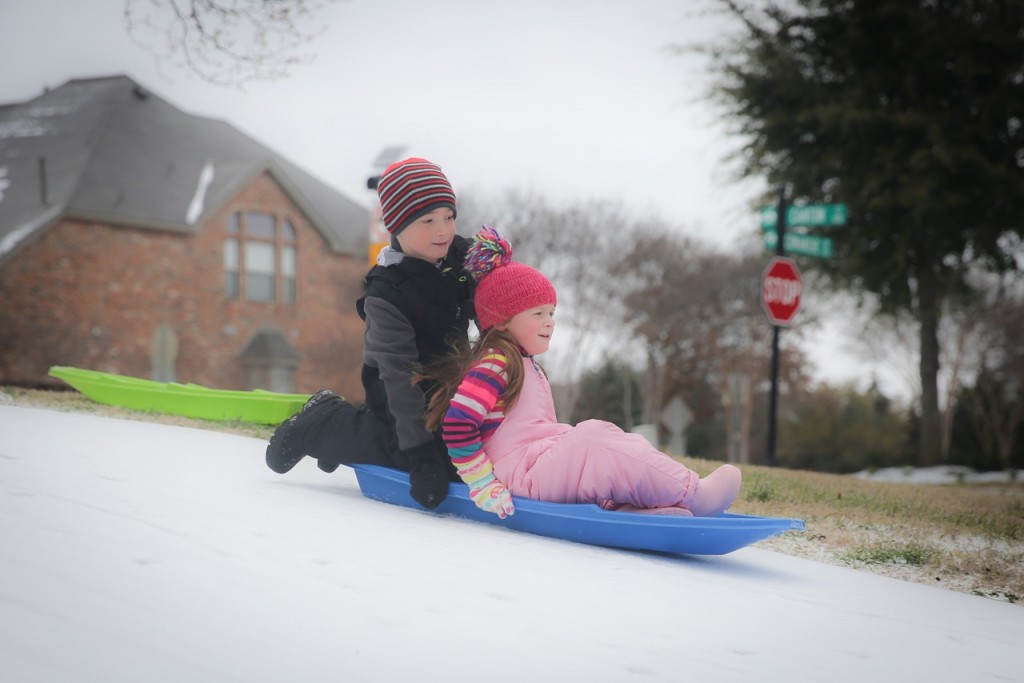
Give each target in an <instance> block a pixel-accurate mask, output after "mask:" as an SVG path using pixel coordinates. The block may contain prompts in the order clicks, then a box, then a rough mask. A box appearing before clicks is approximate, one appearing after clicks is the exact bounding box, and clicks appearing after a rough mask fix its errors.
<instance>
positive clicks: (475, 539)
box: [0, 406, 1024, 683]
mask: <svg viewBox="0 0 1024 683" xmlns="http://www.w3.org/2000/svg"><path fill="white" fill-rule="evenodd" d="M264 446H265V444H264V442H262V441H260V440H257V439H252V438H246V437H240V436H234V435H229V434H223V433H218V432H208V431H200V430H194V429H188V428H184V427H173V426H166V425H157V424H151V423H145V422H132V421H123V420H115V419H110V418H105V417H96V416H90V415H85V414H81V413H61V412H56V411H50V410H41V409H33V408H20V407H13V406H0V541H2V543H0V579H2V580H0V680H2V681H4V682H5V683H22V682H30V681H31V682H35V681H47V682H48V683H53V682H58V681H97V682H103V683H112V682H118V681H133V682H135V681H147V682H149V683H152V682H154V681H174V682H176V683H178V682H182V681H188V682H189V683H198V682H200V681H245V682H254V681H286V680H287V681H301V682H303V683H307V682H316V681H330V682H331V683H350V682H353V681H375V682H376V681H383V682H390V681H395V682H405V681H416V682H417V683H421V682H431V681H451V680H459V679H466V680H493V681H524V680H525V681H533V682H536V683H544V682H547V681H564V680H578V681H588V682H589V683H593V682H601V681H610V682H616V683H620V682H623V681H673V682H674V681H702V682H718V681H753V680H756V681H759V682H764V681H787V682H791V681H833V682H834V681H868V680H900V681H928V682H929V683H938V682H942V681H971V682H972V683H976V682H978V681H990V680H991V681H1024V655H1022V647H1021V644H1022V643H1024V612H1022V610H1021V608H1020V606H1016V605H1011V604H1007V603H1004V602H997V601H994V600H988V599H985V598H981V597H976V596H971V595H965V594H961V593H955V592H952V591H946V590H942V589H938V588H932V587H930V586H923V585H918V584H912V583H905V582H901V581H897V580H894V579H889V578H885V577H880V576H875V575H872V574H868V573H865V572H858V571H855V570H852V569H847V568H842V567H835V566H829V565H825V564H819V563H815V562H812V561H809V560H802V559H798V558H794V557H790V556H787V555H782V554H778V553H773V552H770V551H767V550H761V549H758V548H757V547H756V546H755V547H752V548H746V549H743V550H740V551H737V552H735V553H731V554H729V555H725V556H722V557H665V556H658V555H646V554H640V553H630V552H624V551H616V550H606V549H601V548H594V547H589V546H583V545H577V544H573V543H568V542H561V541H554V540H550V539H545V538H539V537H535V536H529V535H526V534H519V533H516V532H511V531H507V530H504V529H500V528H496V527H492V526H489V525H481V524H475V523H471V522H467V521H464V520H459V519H453V518H442V517H438V516H436V515H433V514H430V513H426V512H419V511H415V510H409V509H405V508H399V507H393V506H389V505H386V504H383V503H378V502H374V501H371V500H367V499H365V498H363V497H362V496H361V495H360V493H359V489H358V487H357V485H356V482H355V477H354V475H353V474H352V472H351V471H350V470H347V469H345V468H342V469H341V470H339V471H338V472H336V473H335V474H333V475H327V474H324V473H322V472H320V471H319V470H317V469H316V467H315V465H314V464H313V463H312V462H311V461H308V460H307V461H306V462H303V463H301V464H300V465H299V467H297V468H296V469H295V470H294V471H293V472H291V473H289V474H288V475H284V476H282V475H277V474H274V473H272V472H270V471H269V470H268V469H266V467H265V466H264V464H263V450H264Z"/></svg>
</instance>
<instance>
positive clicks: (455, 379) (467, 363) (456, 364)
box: [413, 327, 523, 432]
mask: <svg viewBox="0 0 1024 683" xmlns="http://www.w3.org/2000/svg"><path fill="white" fill-rule="evenodd" d="M491 351H498V352H499V353H501V354H502V355H504V356H505V357H506V358H508V365H507V366H506V367H505V376H506V379H507V384H506V386H505V391H504V393H503V394H502V396H501V398H502V400H504V402H505V410H508V409H509V408H511V407H512V406H513V405H514V404H515V402H516V399H518V398H519V392H520V391H522V389H523V355H522V351H520V349H519V344H517V343H516V340H515V339H513V338H512V335H510V334H509V333H508V332H506V331H504V330H499V329H497V328H494V327H491V328H489V329H488V330H487V331H485V332H484V333H483V334H482V335H481V336H480V339H479V340H477V342H476V343H475V344H473V345H472V346H470V345H469V344H463V345H461V346H459V347H456V348H455V350H454V352H453V353H451V354H450V355H448V356H447V357H445V358H444V359H442V360H440V361H438V362H436V363H434V364H433V365H430V366H428V367H426V368H423V369H422V370H421V371H417V372H414V373H413V383H414V384H418V383H420V382H424V381H429V382H435V383H436V387H437V388H436V390H435V391H434V393H433V395H432V396H431V397H430V402H429V403H427V415H426V427H427V429H429V430H430V431H432V432H433V431H437V430H438V429H440V428H441V423H442V422H443V421H444V416H445V413H447V412H448V406H449V404H450V403H451V400H452V397H453V396H454V395H455V392H456V391H458V389H459V385H460V384H462V380H463V379H464V378H465V377H466V374H467V373H468V372H469V371H470V369H471V368H472V367H473V366H474V365H476V364H477V363H479V362H480V360H481V359H483V357H484V356H486V355H487V354H488V353H490V352H491Z"/></svg>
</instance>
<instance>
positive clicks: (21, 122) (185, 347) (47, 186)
mask: <svg viewBox="0 0 1024 683" xmlns="http://www.w3.org/2000/svg"><path fill="white" fill-rule="evenodd" d="M368 223H369V215H368V212H367V211H366V210H365V209H363V208H362V207H360V206H358V205H357V204H355V203H354V202H352V201H351V200H349V199H348V198H346V197H345V196H343V195H342V194H340V193H339V192H337V191H335V190H333V189H332V188H330V187H328V186H327V185H326V184H324V183H323V182H322V181H320V180H318V179H316V178H314V177H313V176H311V175H310V174H309V173H307V172H305V171H303V170H302V169H300V168H299V167H297V166H295V165H294V164H292V163H291V162H290V161H288V160H287V159H286V158H285V157H283V156H281V155H280V154H278V153H276V152H274V151H272V150H270V149H268V148H266V147H264V146H263V145H261V144H259V143H258V142H256V141H255V140H253V139H251V138H249V137H247V136H245V135H244V134H242V133H241V132H239V131H238V130H236V129H234V128H232V127H231V126H230V125H228V124H226V123H224V122H222V121H218V120H214V119H208V118H203V117H198V116H193V115H190V114H187V113H185V112H182V111H181V110H179V109H177V108H175V107H174V106H172V105H171V104H169V103H168V102H166V101H164V100H162V99H160V98H159V97H157V96H156V95H154V94H152V93H150V92H148V91H147V90H146V89H144V88H143V87H141V86H140V85H139V84H137V83H135V82H134V81H133V80H131V79H130V78H127V77H125V76H114V77H108V78H94V79H81V80H71V81H68V82H67V83H65V84H64V85H62V86H60V87H58V88H55V89H53V90H49V91H46V92H44V93H43V94H42V95H40V96H39V97H36V98H34V99H32V100H29V101H27V102H23V103H16V104H8V105H3V106H0V385H2V384H17V385H28V386H62V383H61V382H60V381H58V380H55V379H53V378H50V377H49V376H48V374H47V373H48V371H49V368H50V366H52V365H72V366H77V367H83V368H89V369H95V370H103V371H107V372H116V373H120V374H126V375H133V376H138V377H149V378H154V379H160V380H174V381H179V382H195V383H197V384H204V385H207V386H213V387H217V388H224V389H251V388H266V389H271V390H276V391H296V392H304V393H308V392H312V391H315V390H316V389H319V388H322V387H331V388H334V389H335V390H336V391H339V392H341V393H343V394H346V395H350V396H354V397H355V398H357V399H358V400H361V399H362V389H361V387H360V384H359V369H360V366H361V352H362V330H363V326H362V322H361V321H360V320H359V318H358V316H357V315H356V313H355V306H354V302H355V299H356V298H357V297H358V296H359V293H360V291H361V286H362V277H363V275H364V274H365V271H366V258H367V257H366V254H367V241H368V237H367V233H368V228H367V226H368Z"/></svg>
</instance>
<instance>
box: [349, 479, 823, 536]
mask: <svg viewBox="0 0 1024 683" xmlns="http://www.w3.org/2000/svg"><path fill="white" fill-rule="evenodd" d="M353 469H354V470H355V472H356V479H357V480H358V482H359V488H360V489H361V490H362V492H363V495H364V496H366V497H367V498H372V499H374V500H380V501H383V502H385V503H392V504H394V505H402V506H405V507H410V508H415V509H418V510H422V509H423V508H422V507H420V505H419V504H418V503H417V502H415V501H414V500H413V499H412V497H411V496H410V495H409V475H408V474H406V473H405V472H399V471H398V470H393V469H389V468H386V467H379V466H377V465H355V466H354V467H353ZM515 504H516V512H515V514H514V515H511V516H510V517H507V518H505V519H500V518H499V517H498V516H497V515H495V514H492V513H490V512H484V511H483V510H481V509H480V508H478V507H477V506H476V505H474V504H473V501H472V499H470V497H469V489H468V488H467V487H466V485H465V484H455V483H453V484H450V485H449V488H448V497H447V498H446V499H445V501H444V502H443V503H441V505H439V506H438V507H437V508H435V509H434V512H438V513H441V514H449V515H456V516H458V517H466V518H468V519H472V520H475V521H478V522H486V523H488V524H495V525H497V526H501V527H505V528H508V529H514V530H516V531H526V532H529V533H531V534H538V535H540V536H548V537H550V538H560V539H564V540H567V541H575V542H577V543H587V544H590V545H597V546H604V547H610V548H626V549H629V550H645V551H653V552H662V553H672V554H677V555H724V554H726V553H731V552H732V551H734V550H738V549H739V548H743V547H745V546H748V545H750V544H751V543H756V542H758V541H761V540H764V539H766V538H769V537H771V536H775V535H776V534H781V533H782V532H784V531H789V530H803V528H804V523H803V520H799V519H786V518H775V517H756V516H752V515H737V514H732V513H725V514H722V515H719V516H717V517H675V516H666V515H649V514H641V513H635V512H609V511H607V510H602V509H601V508H599V507H598V506H597V505H592V504H565V503H546V502H544V501H539V500H530V499H529V498H518V497H517V498H515Z"/></svg>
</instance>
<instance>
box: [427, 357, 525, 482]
mask: <svg viewBox="0 0 1024 683" xmlns="http://www.w3.org/2000/svg"><path fill="white" fill-rule="evenodd" d="M507 365H508V358H507V357H506V356H505V354H503V353H501V352H500V351H498V350H496V349H489V350H488V351H487V353H486V354H485V355H484V357H483V358H482V359H481V360H480V362H479V363H477V364H476V365H474V366H473V367H472V368H471V369H470V371H469V372H468V373H466V377H465V378H464V379H463V380H462V383H461V384H460V385H459V388H458V390H457V391H456V392H455V396H453V397H452V401H451V406H450V407H449V408H448V412H447V413H445V416H444V423H443V424H442V426H441V434H442V436H443V437H444V442H445V445H447V446H448V454H449V455H450V456H451V458H452V462H453V463H454V464H455V466H456V467H459V466H461V465H467V464H468V463H470V461H472V460H473V459H474V458H475V457H476V456H477V455H478V454H479V453H480V451H481V450H482V449H483V440H484V439H486V438H487V437H488V436H489V435H490V434H492V433H493V432H494V430H495V429H497V428H498V425H500V424H501V421H502V420H504V419H505V412H504V408H505V402H504V400H503V399H502V395H503V394H504V393H505V386H506V385H507V383H508V379H507V376H506V374H505V368H506V366H507Z"/></svg>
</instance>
